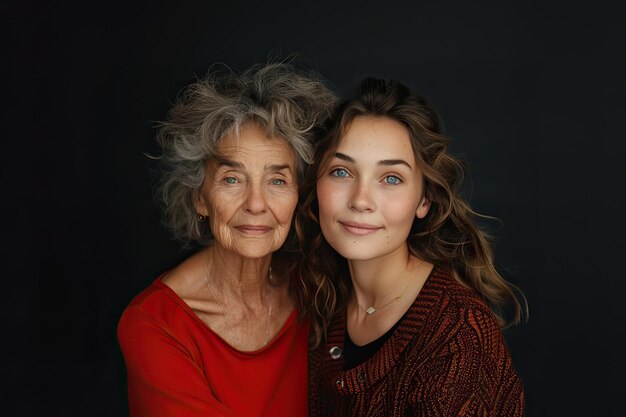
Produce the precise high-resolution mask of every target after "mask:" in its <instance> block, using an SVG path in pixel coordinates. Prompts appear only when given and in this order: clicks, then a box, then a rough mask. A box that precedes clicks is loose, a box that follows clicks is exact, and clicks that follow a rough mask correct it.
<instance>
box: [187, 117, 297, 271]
mask: <svg viewBox="0 0 626 417" xmlns="http://www.w3.org/2000/svg"><path fill="white" fill-rule="evenodd" d="M220 155H221V157H223V158H224V159H225V160H228V161H229V163H227V164H224V163H220V162H218V161H215V160H211V161H209V162H208V163H207V170H206V175H205V179H204V182H203V184H202V187H201V188H200V190H199V192H198V194H197V200H196V209H197V211H198V213H200V214H204V215H206V216H207V217H208V220H209V224H210V228H211V233H212V234H213V236H214V237H215V242H216V245H218V246H221V247H222V248H223V249H226V250H227V251H230V252H233V253H235V254H238V255H240V256H242V257H245V258H252V259H257V258H261V257H263V256H266V255H268V254H270V253H272V252H274V251H276V250H277V249H279V248H280V246H281V245H282V244H283V243H284V241H285V239H286V238H287V234H288V232H289V228H290V226H291V220H292V217H293V212H294V210H295V207H296V204H297V202H298V185H297V178H296V157H295V153H294V151H293V150H292V149H291V147H290V146H289V145H288V144H287V143H286V142H285V141H282V140H280V139H279V138H271V137H269V138H268V137H267V136H266V134H265V132H264V131H263V130H262V129H261V128H259V127H258V126H257V125H255V124H254V123H248V124H246V125H244V126H243V127H242V128H241V131H240V135H239V137H235V136H234V135H229V136H227V137H225V138H224V139H223V140H222V142H221V144H220Z"/></svg>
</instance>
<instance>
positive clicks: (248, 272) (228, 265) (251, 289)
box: [206, 244, 272, 304]
mask: <svg viewBox="0 0 626 417" xmlns="http://www.w3.org/2000/svg"><path fill="white" fill-rule="evenodd" d="M207 255H208V256H207V262H206V265H207V271H206V272H207V274H208V277H210V280H211V281H212V284H213V285H214V286H215V288H217V289H218V290H219V292H220V293H221V294H222V295H224V296H228V297H231V298H233V299H235V300H237V301H241V302H243V303H245V304H256V303H260V304H263V293H264V291H267V290H265V289H266V288H267V287H268V286H269V285H270V280H269V270H270V265H271V261H272V254H271V253H270V254H268V255H266V256H264V257H262V258H256V259H251V258H244V257H242V256H240V255H238V254H236V253H233V252H231V251H228V250H225V249H224V248H223V247H221V246H219V245H217V244H216V245H213V246H210V247H209V248H208V249H207Z"/></svg>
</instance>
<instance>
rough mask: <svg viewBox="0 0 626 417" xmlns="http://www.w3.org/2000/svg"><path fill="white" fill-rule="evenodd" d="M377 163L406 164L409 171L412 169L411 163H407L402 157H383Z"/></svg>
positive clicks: (389, 164) (386, 164)
mask: <svg viewBox="0 0 626 417" xmlns="http://www.w3.org/2000/svg"><path fill="white" fill-rule="evenodd" d="M378 165H381V166H391V165H406V166H408V167H409V169H410V170H411V171H413V168H411V165H409V163H408V162H406V161H405V160H404V159H383V160H382V161H378Z"/></svg>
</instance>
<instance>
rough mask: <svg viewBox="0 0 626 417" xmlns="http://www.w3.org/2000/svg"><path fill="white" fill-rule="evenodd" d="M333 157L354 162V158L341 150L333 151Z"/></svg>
mask: <svg viewBox="0 0 626 417" xmlns="http://www.w3.org/2000/svg"><path fill="white" fill-rule="evenodd" d="M334 156H335V158H339V159H342V160H344V161H348V162H352V163H354V162H355V161H354V158H351V157H349V156H348V155H346V154H345V153H341V152H335V155H334Z"/></svg>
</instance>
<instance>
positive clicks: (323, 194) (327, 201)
mask: <svg viewBox="0 0 626 417" xmlns="http://www.w3.org/2000/svg"><path fill="white" fill-rule="evenodd" d="M341 200H342V196H341V190H339V189H337V187H334V186H333V185H332V184H329V183H328V181H325V180H324V179H321V180H319V181H318V183H317V203H318V206H319V209H320V212H319V216H320V222H324V221H327V220H328V219H329V218H330V217H332V215H333V213H335V212H336V211H337V208H338V205H339V204H340V202H341Z"/></svg>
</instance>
